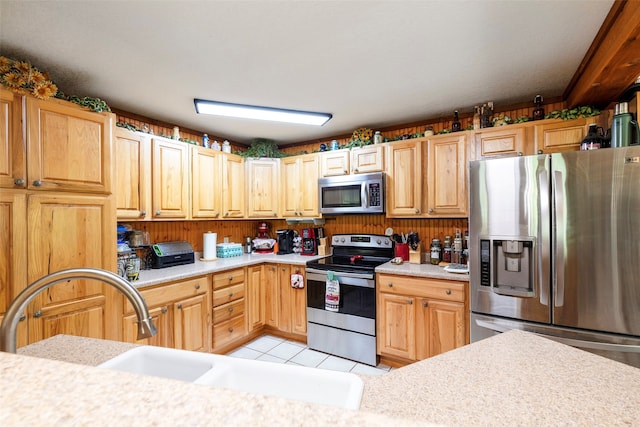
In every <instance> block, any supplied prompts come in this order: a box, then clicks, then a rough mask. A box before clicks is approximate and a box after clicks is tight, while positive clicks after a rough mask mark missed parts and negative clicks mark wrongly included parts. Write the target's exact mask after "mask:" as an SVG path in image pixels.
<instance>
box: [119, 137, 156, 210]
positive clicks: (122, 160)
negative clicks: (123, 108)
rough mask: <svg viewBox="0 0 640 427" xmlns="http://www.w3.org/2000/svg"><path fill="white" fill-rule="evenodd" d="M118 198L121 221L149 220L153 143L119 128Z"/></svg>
mask: <svg viewBox="0 0 640 427" xmlns="http://www.w3.org/2000/svg"><path fill="white" fill-rule="evenodd" d="M115 153H116V156H115V159H116V161H115V162H114V170H115V191H114V192H115V198H116V209H117V216H118V219H119V220H120V219H122V220H143V219H150V218H151V212H150V211H149V209H150V208H151V182H150V181H149V178H150V176H149V175H150V172H151V144H150V141H149V139H148V138H146V137H145V136H143V135H140V134H137V133H134V132H131V131H128V130H126V129H123V128H116V132H115Z"/></svg>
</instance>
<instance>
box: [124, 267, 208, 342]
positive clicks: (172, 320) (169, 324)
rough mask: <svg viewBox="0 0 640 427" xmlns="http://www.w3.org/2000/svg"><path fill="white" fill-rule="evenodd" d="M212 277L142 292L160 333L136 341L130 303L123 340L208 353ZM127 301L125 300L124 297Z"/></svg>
mask: <svg viewBox="0 0 640 427" xmlns="http://www.w3.org/2000/svg"><path fill="white" fill-rule="evenodd" d="M210 286H211V282H210V276H202V277H198V278H195V279H189V280H184V281H180V282H175V283H171V284H166V285H165V284H163V285H160V286H157V287H154V288H150V289H142V290H141V291H140V293H141V294H142V296H143V297H144V299H145V300H146V302H147V306H148V307H149V312H150V314H151V318H152V319H153V322H154V325H155V326H156V328H157V330H158V333H157V334H156V335H154V336H153V337H151V338H145V339H142V340H137V335H138V323H137V322H138V319H137V317H136V315H135V313H134V312H133V307H132V306H131V304H130V303H129V301H128V300H126V299H125V302H124V319H123V340H124V341H127V342H132V343H136V344H146V345H157V346H162V347H171V348H179V349H183V350H192V351H209V350H210V347H211V344H210V338H209V337H210V336H211V333H210V328H209V326H208V325H209V324H210V322H209V307H210V304H209V288H210ZM123 298H124V297H123Z"/></svg>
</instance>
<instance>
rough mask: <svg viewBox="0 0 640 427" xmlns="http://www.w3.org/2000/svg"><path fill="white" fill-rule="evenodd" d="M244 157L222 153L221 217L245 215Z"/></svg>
mask: <svg viewBox="0 0 640 427" xmlns="http://www.w3.org/2000/svg"><path fill="white" fill-rule="evenodd" d="M244 182H245V168H244V159H243V158H242V157H240V156H237V155H235V154H222V212H223V214H222V217H223V218H224V219H229V218H243V217H244V216H245V195H244V192H245V186H244Z"/></svg>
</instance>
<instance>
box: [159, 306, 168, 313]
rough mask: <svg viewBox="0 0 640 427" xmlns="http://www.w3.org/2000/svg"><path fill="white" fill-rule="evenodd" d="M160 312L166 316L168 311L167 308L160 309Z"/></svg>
mask: <svg viewBox="0 0 640 427" xmlns="http://www.w3.org/2000/svg"><path fill="white" fill-rule="evenodd" d="M160 311H161V312H162V314H167V311H169V309H168V308H167V307H162V309H160Z"/></svg>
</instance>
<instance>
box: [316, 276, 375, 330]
mask: <svg viewBox="0 0 640 427" xmlns="http://www.w3.org/2000/svg"><path fill="white" fill-rule="evenodd" d="M306 276H307V307H308V308H314V309H317V310H323V311H324V309H325V308H324V307H325V306H324V304H325V295H326V284H327V272H326V271H324V270H316V269H312V268H307V270H306ZM334 276H335V278H336V279H337V280H338V282H339V283H340V304H339V308H338V313H341V314H346V315H351V316H357V317H364V318H368V319H375V318H376V284H375V278H374V277H373V274H362V273H344V272H334ZM328 313H335V312H328Z"/></svg>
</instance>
